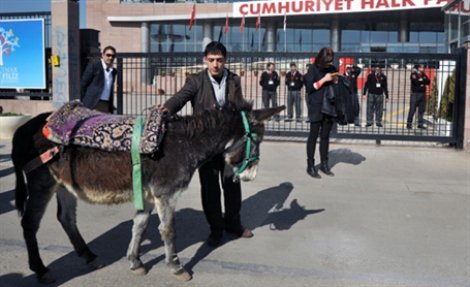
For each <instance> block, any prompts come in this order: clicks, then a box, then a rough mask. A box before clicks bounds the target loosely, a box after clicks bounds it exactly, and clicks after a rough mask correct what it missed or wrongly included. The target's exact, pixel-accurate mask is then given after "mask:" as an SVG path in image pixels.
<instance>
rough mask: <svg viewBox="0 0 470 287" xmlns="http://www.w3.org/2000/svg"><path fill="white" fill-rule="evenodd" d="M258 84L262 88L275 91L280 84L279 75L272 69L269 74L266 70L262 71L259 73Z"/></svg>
mask: <svg viewBox="0 0 470 287" xmlns="http://www.w3.org/2000/svg"><path fill="white" fill-rule="evenodd" d="M270 81H272V84H270ZM259 84H260V85H261V86H262V87H263V90H266V91H270V92H275V91H276V89H277V87H278V86H279V84H280V80H279V75H278V74H277V72H276V71H273V72H272V73H271V74H268V72H266V71H264V72H263V73H262V74H261V78H260V80H259Z"/></svg>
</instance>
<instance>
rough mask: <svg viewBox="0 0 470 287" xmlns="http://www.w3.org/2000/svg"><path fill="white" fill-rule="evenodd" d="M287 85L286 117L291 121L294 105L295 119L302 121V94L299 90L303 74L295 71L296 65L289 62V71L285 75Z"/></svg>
mask: <svg viewBox="0 0 470 287" xmlns="http://www.w3.org/2000/svg"><path fill="white" fill-rule="evenodd" d="M286 86H287V119H286V121H292V119H293V115H294V108H293V107H295V119H296V121H297V122H302V100H301V98H302V96H301V90H302V86H303V76H302V74H301V73H300V72H299V71H297V65H296V64H295V63H294V62H292V63H290V71H289V72H288V73H287V75H286Z"/></svg>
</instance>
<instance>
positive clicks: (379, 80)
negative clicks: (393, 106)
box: [362, 73, 388, 99]
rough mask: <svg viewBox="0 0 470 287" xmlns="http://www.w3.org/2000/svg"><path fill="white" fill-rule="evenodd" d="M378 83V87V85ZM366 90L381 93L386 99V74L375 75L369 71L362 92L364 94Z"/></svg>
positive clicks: (371, 92)
mask: <svg viewBox="0 0 470 287" xmlns="http://www.w3.org/2000/svg"><path fill="white" fill-rule="evenodd" d="M378 84H379V85H380V87H379V86H378ZM367 92H369V93H370V94H376V95H383V94H385V97H386V98H387V99H388V87H387V76H385V75H384V74H382V73H380V74H379V75H376V74H375V73H370V74H369V76H367V81H366V84H365V86H364V91H362V94H363V95H365V94H366V93H367Z"/></svg>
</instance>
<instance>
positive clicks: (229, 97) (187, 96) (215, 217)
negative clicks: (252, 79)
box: [161, 42, 253, 247]
mask: <svg viewBox="0 0 470 287" xmlns="http://www.w3.org/2000/svg"><path fill="white" fill-rule="evenodd" d="M226 58H227V50H226V48H225V46H224V45H223V44H222V43H220V42H211V43H209V44H208V45H207V46H206V48H205V51H204V61H205V63H206V65H207V67H208V68H207V69H205V70H203V71H202V72H199V73H198V74H194V75H190V76H189V77H188V78H186V82H185V84H184V86H183V87H182V88H181V90H179V91H178V92H177V93H176V94H175V95H173V96H172V97H171V98H170V99H168V100H167V101H166V102H165V103H164V104H163V106H162V108H161V110H162V111H163V112H168V113H169V114H174V113H177V112H178V111H179V110H181V109H182V108H183V106H184V105H185V104H186V103H187V102H191V104H192V106H193V112H194V113H196V114H197V113H202V112H203V111H205V110H211V109H222V108H223V107H225V106H227V105H228V104H229V103H234V104H235V105H237V103H241V102H243V101H244V99H243V95H242V90H241V82H240V77H239V76H238V75H236V74H234V73H232V72H231V71H229V70H228V69H226V68H225V60H226ZM224 169H225V161H224V158H223V155H222V154H220V155H218V156H216V157H215V158H213V159H211V160H210V161H208V162H206V163H205V164H203V165H202V166H201V167H200V168H199V179H200V182H201V197H202V208H203V210H204V214H205V216H206V219H207V222H208V223H209V225H210V230H211V233H210V235H209V238H208V240H207V244H208V245H209V246H213V247H214V246H218V245H219V244H220V242H221V240H222V237H223V231H224V229H225V231H226V232H228V233H232V234H234V235H236V236H238V237H244V238H249V237H252V236H253V233H252V232H251V230H249V229H246V228H244V227H243V226H242V224H241V220H240V209H241V202H242V201H241V199H242V196H241V185H240V183H239V182H234V181H233V178H232V176H231V175H228V174H225V173H224ZM219 178H220V179H221V181H222V188H223V190H224V207H225V214H224V215H222V205H221V190H220V183H219Z"/></svg>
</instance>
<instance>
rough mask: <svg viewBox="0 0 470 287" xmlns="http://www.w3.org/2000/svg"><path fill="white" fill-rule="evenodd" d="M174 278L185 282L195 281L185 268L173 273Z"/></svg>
mask: <svg viewBox="0 0 470 287" xmlns="http://www.w3.org/2000/svg"><path fill="white" fill-rule="evenodd" d="M173 276H175V277H176V279H178V280H179V281H183V282H186V281H189V280H191V279H193V276H191V274H189V272H188V271H186V270H185V269H184V268H183V267H181V268H180V269H178V270H177V271H175V272H173Z"/></svg>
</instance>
